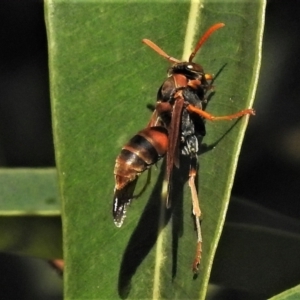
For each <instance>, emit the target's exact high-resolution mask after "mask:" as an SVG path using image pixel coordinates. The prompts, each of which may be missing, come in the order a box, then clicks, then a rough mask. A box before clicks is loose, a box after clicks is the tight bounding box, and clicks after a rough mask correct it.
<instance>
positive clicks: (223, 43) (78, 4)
mask: <svg viewBox="0 0 300 300" xmlns="http://www.w3.org/2000/svg"><path fill="white" fill-rule="evenodd" d="M193 3H194V4H193V5H192V6H191V5H190V2H188V1H180V2H178V1H176V2H173V1H164V2H162V1H157V2H146V1H139V2H136V1H126V3H125V2H111V1H104V2H102V1H89V2H84V1H68V2H65V1H55V0H48V1H46V21H47V30H48V40H49V53H50V77H51V98H52V112H53V125H54V134H55V149H56V158H57V167H58V173H59V178H60V187H61V191H62V200H63V224H64V229H63V235H64V257H65V260H66V271H65V276H64V278H65V296H66V299H96V298H98V299H99V298H105V299H116V298H117V297H122V298H128V299H143V298H153V299H162V298H168V299H183V298H185V299H186V298H189V299H204V298H205V293H206V286H207V282H208V278H209V273H210V269H211V265H212V260H213V256H214V252H215V249H216V246H217V242H218V239H219V237H220V234H221V231H222V226H223V223H224V218H225V213H226V209H227V204H228V199H229V196H230V190H231V186H232V182H233V176H234V172H235V168H236V164H237V157H238V153H239V151H240V147H241V142H242V138H243V134H244V131H245V128H246V123H247V118H243V119H242V120H239V121H233V122H215V123H209V124H207V136H206V137H205V139H204V143H206V144H207V145H208V146H215V148H214V149H213V150H211V151H208V152H206V153H205V154H203V155H201V156H200V170H199V172H200V173H199V174H200V175H199V195H200V202H201V208H202V211H203V222H202V224H203V235H204V242H203V259H202V264H201V269H200V275H199V277H198V278H197V279H196V280H193V279H192V277H193V276H192V272H191V264H192V261H193V256H194V251H195V239H196V237H195V232H194V226H193V222H192V218H191V199H190V193H189V190H188V186H187V185H186V184H185V181H186V179H187V173H188V165H187V164H183V165H182V169H181V171H180V172H178V173H177V174H176V176H175V177H176V182H175V184H174V189H175V192H174V196H173V199H172V201H173V203H174V206H173V215H172V217H171V216H169V217H170V218H166V219H164V220H163V222H162V224H163V226H162V227H163V228H161V227H160V226H159V224H160V221H159V220H160V210H161V201H160V191H161V185H162V178H163V172H164V171H163V167H161V165H160V164H159V165H158V168H157V169H156V168H155V167H153V172H152V173H153V176H152V180H151V184H150V187H148V189H147V191H146V192H145V193H144V194H143V195H142V196H141V197H140V199H138V200H136V201H133V203H132V205H131V207H130V208H129V209H128V212H127V218H126V220H125V223H124V225H123V226H122V228H121V229H119V228H116V227H115V226H114V224H113V221H112V216H111V210H112V195H113V188H114V179H113V168H114V162H115V158H116V156H117V154H118V153H119V151H120V149H121V147H122V146H123V145H124V144H125V143H126V142H127V141H128V140H129V138H131V137H132V136H133V135H134V134H135V133H136V132H137V131H139V130H140V129H142V128H144V127H145V126H146V124H147V122H148V120H149V118H150V116H151V112H149V110H147V109H146V105H147V104H148V103H151V104H154V103H155V101H156V93H157V90H158V88H159V86H160V85H161V84H162V82H163V80H164V79H165V78H166V73H165V71H166V69H167V68H168V66H169V64H168V62H166V61H164V60H163V59H162V58H161V57H159V56H158V55H157V54H156V53H154V52H153V51H152V50H151V49H149V48H148V47H146V46H145V45H142V43H141V40H142V39H143V38H148V39H151V40H152V41H154V42H155V43H157V44H158V45H159V46H160V47H161V48H162V49H164V50H165V51H166V52H167V53H168V54H169V55H171V56H173V57H176V58H179V59H180V58H181V56H182V53H183V49H188V48H189V49H188V50H185V51H184V52H185V53H189V52H190V51H191V50H192V48H193V45H195V43H196V40H197V39H198V38H199V37H200V36H201V34H202V33H203V32H204V31H205V30H206V29H207V28H208V27H209V26H211V25H212V24H215V23H217V22H224V23H226V27H225V28H223V29H221V30H219V31H218V32H216V33H214V34H213V36H211V38H210V39H209V40H208V41H207V42H206V43H205V45H204V46H203V48H202V49H201V51H200V54H199V55H198V56H197V57H196V58H195V62H200V64H201V65H202V66H203V67H204V69H205V71H206V72H207V73H215V74H217V73H218V72H219V71H220V70H221V72H220V74H219V76H218V77H217V79H216V81H215V85H216V93H215V95H214V96H213V97H212V99H211V101H210V103H209V105H208V108H207V110H208V111H209V112H211V113H213V114H215V115H226V114H230V113H233V112H236V111H238V110H241V109H244V108H247V107H251V106H252V103H253V99H254V92H255V89H256V83H257V80H258V71H259V65H260V48H261V40H262V31H263V17H264V5H265V2H264V1H251V2H248V1H236V2H234V1H222V2H216V1H201V2H193ZM192 21H194V23H193V22H192ZM187 28H188V30H187ZM187 33H188V34H187ZM189 41H190V42H189ZM185 59H186V57H185ZM211 148H213V147H211ZM145 180H146V176H144V175H143V176H141V178H140V180H139V185H138V187H137V190H139V189H140V188H141V187H142V186H143V183H144V182H145ZM159 231H160V234H158V232H159Z"/></svg>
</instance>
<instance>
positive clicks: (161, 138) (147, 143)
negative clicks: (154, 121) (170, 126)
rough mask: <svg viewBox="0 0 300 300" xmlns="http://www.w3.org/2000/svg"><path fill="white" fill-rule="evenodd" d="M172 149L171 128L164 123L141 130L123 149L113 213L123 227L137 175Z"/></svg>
mask: <svg viewBox="0 0 300 300" xmlns="http://www.w3.org/2000/svg"><path fill="white" fill-rule="evenodd" d="M167 149H168V131H167V129H166V128H164V127H162V126H155V127H149V128H145V129H143V130H141V131H140V132H138V133H137V134H136V135H135V136H134V137H133V138H132V139H131V140H130V141H129V142H128V143H127V144H126V145H125V146H124V147H123V148H122V150H121V153H120V154H119V155H118V157H117V159H116V164H115V170H114V174H115V194H114V204H113V215H114V219H115V224H116V225H117V226H121V225H122V222H123V219H124V217H125V207H126V205H127V204H128V203H129V202H130V200H131V199H132V197H133V192H134V188H135V184H136V179H137V176H139V175H140V174H141V173H142V172H144V171H145V170H146V169H148V168H149V167H151V166H152V165H153V164H155V163H156V162H157V161H158V160H159V159H160V158H161V157H163V156H164V155H165V153H166V152H167Z"/></svg>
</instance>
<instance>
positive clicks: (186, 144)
mask: <svg viewBox="0 0 300 300" xmlns="http://www.w3.org/2000/svg"><path fill="white" fill-rule="evenodd" d="M223 26H225V24H223V23H217V24H215V25H213V26H212V27H210V28H209V29H208V30H207V31H206V32H205V33H204V35H203V36H202V37H201V38H200V40H199V41H198V43H197V44H196V47H195V49H194V51H193V52H192V53H191V55H190V57H189V60H188V61H187V62H186V61H180V60H178V59H176V58H174V57H171V56H169V55H168V54H167V53H166V52H164V51H163V50H162V49H161V48H159V47H158V46H157V45H156V44H154V43H153V42H152V41H150V40H148V39H144V40H143V43H145V44H146V45H148V46H149V47H150V48H152V49H153V50H154V51H156V52H157V53H158V54H159V55H161V56H162V57H164V58H165V59H167V60H168V61H169V62H171V63H172V66H171V67H170V68H169V70H168V78H167V79H166V80H165V81H164V83H163V84H162V85H161V87H160V88H159V90H158V92H157V101H156V106H155V110H154V112H153V114H152V116H151V119H150V121H149V123H148V125H147V127H146V128H145V129H143V130H141V131H140V132H138V133H137V134H136V135H135V136H134V137H133V138H132V139H131V140H130V141H129V142H128V143H127V144H126V145H125V146H124V147H123V148H122V150H121V153H120V154H119V155H118V157H117V159H116V164H115V169H114V175H115V190H114V200H113V217H114V222H115V224H116V226H118V227H120V226H121V225H122V223H123V221H124V218H125V213H126V206H127V205H128V204H129V203H130V201H131V200H132V199H133V197H134V196H133V193H134V189H135V186H136V182H137V179H138V176H139V175H140V174H141V173H143V172H144V171H145V170H147V169H149V168H150V167H151V166H152V165H153V164H155V163H156V162H157V161H158V160H159V159H161V158H162V157H166V172H165V180H164V182H165V186H166V187H167V188H166V195H165V197H164V198H165V200H166V206H167V208H169V207H171V198H172V195H171V190H172V186H171V178H172V172H173V168H174V166H175V167H176V168H180V164H179V157H180V154H181V155H184V156H188V157H189V158H190V171H189V186H190V189H191V195H192V212H193V216H194V218H195V224H196V231H197V247H196V254H195V259H194V262H193V272H194V274H197V272H198V268H199V265H200V261H201V252H202V233H201V224H200V217H201V210H200V206H199V200H198V195H197V190H196V186H195V177H196V174H197V170H198V153H199V149H200V145H199V144H200V142H199V141H200V140H201V139H202V138H203V137H204V136H205V134H206V130H205V119H208V120H212V121H214V120H232V119H235V118H238V117H241V116H243V115H254V114H255V111H254V110H253V109H244V110H242V111H239V112H237V113H234V114H231V115H226V116H214V115H211V114H210V113H208V112H206V111H205V105H206V103H207V97H206V94H207V92H208V91H209V90H211V89H212V80H213V76H212V75H210V74H206V73H205V72H204V70H203V67H202V66H201V65H199V64H197V63H194V62H193V58H194V57H195V55H196V53H197V52H198V50H199V49H200V48H201V46H202V45H203V44H204V42H205V41H206V40H207V39H208V37H209V36H210V35H211V34H212V33H213V32H214V31H216V30H217V29H219V28H221V27H223Z"/></svg>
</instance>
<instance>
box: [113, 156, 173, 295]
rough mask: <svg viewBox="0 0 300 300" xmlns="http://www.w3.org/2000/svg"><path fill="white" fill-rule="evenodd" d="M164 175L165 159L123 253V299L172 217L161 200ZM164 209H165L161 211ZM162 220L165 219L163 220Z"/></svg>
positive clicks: (121, 287) (119, 287)
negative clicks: (133, 278) (137, 271)
mask: <svg viewBox="0 0 300 300" xmlns="http://www.w3.org/2000/svg"><path fill="white" fill-rule="evenodd" d="M164 176H165V160H164V161H163V163H162V165H161V169H160V173H159V176H158V179H157V181H156V183H155V186H154V188H153V190H152V193H151V195H150V197H149V200H148V202H147V204H146V206H145V209H144V211H143V213H142V215H141V217H140V220H139V222H138V225H137V226H136V228H135V230H134V232H133V233H132V235H131V237H130V240H129V242H128V244H127V247H126V249H125V251H124V254H123V258H122V262H121V267H120V271H119V280H118V292H119V295H120V297H121V298H122V299H125V298H127V297H128V295H129V293H130V289H131V279H132V277H133V276H134V274H135V273H136V270H137V269H138V267H139V266H140V264H141V263H142V262H143V260H144V259H145V258H146V256H147V255H148V253H149V252H150V250H151V249H152V248H153V246H154V244H155V243H156V240H157V237H158V235H159V232H160V230H161V229H163V228H164V227H165V226H166V224H167V223H168V222H169V220H170V218H171V209H166V206H165V205H162V200H161V198H162V196H161V191H162V184H163V180H164ZM162 209H163V211H161V210H162ZM161 214H164V215H163V218H161ZM161 220H163V221H162V222H161Z"/></svg>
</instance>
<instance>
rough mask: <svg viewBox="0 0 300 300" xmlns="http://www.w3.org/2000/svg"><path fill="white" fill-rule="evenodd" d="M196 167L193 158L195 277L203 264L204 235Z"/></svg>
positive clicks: (190, 178) (191, 169) (192, 191)
mask: <svg viewBox="0 0 300 300" xmlns="http://www.w3.org/2000/svg"><path fill="white" fill-rule="evenodd" d="M196 166H197V158H196V157H193V158H192V161H191V168H190V174H189V186H190V188H191V194H192V205H193V215H194V217H195V223H196V231H197V247H196V254H195V258H194V262H193V272H194V275H195V276H196V275H197V273H198V268H199V265H200V262H201V254H202V233H201V224H200V217H201V209H200V206H199V199H198V195H197V190H196V186H195V177H196Z"/></svg>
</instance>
